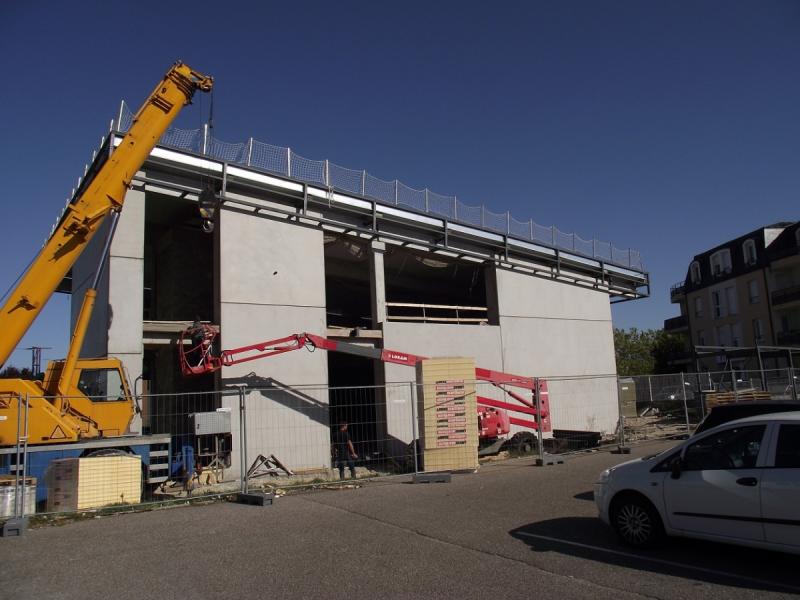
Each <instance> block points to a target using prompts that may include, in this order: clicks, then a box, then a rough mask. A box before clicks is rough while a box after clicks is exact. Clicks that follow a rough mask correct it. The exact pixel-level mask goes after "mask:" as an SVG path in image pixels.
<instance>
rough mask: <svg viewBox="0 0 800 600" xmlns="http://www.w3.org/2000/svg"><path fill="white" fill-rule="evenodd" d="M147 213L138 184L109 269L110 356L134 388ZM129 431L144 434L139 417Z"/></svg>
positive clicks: (129, 200)
mask: <svg viewBox="0 0 800 600" xmlns="http://www.w3.org/2000/svg"><path fill="white" fill-rule="evenodd" d="M144 211H145V192H144V187H143V186H142V185H137V186H136V187H134V188H132V189H130V190H128V193H127V194H126V195H125V206H124V207H123V209H122V213H121V214H120V218H119V223H118V224H117V231H116V233H115V235H114V240H113V241H112V243H111V249H110V251H109V257H108V266H107V269H108V271H107V272H108V288H107V289H108V356H113V357H116V358H119V359H120V360H121V361H122V363H123V365H124V366H125V368H126V369H127V372H128V375H129V376H130V382H129V383H130V385H131V386H134V382H135V381H136V379H137V378H138V377H139V376H140V375H141V374H142V354H143V341H142V314H143V312H144V306H143V303H144V297H143V294H144V292H143V290H144ZM131 391H133V389H132V390H131ZM130 430H131V432H132V433H139V432H141V419H140V417H139V415H136V416H135V417H134V420H133V422H132V423H131V426H130Z"/></svg>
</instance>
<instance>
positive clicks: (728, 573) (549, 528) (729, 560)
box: [509, 494, 800, 594]
mask: <svg viewBox="0 0 800 600" xmlns="http://www.w3.org/2000/svg"><path fill="white" fill-rule="evenodd" d="M582 495H583V494H578V495H577V496H575V497H576V498H578V497H579V496H582ZM509 534H510V535H511V536H512V537H514V538H516V539H518V540H520V541H523V542H525V543H526V544H527V545H528V546H529V547H530V549H531V550H532V551H533V552H542V553H548V552H554V553H559V554H564V555H569V556H574V557H577V558H582V559H586V560H591V561H595V562H600V563H605V564H608V565H615V566H620V567H626V568H629V569H638V570H639V571H643V572H649V573H659V574H663V575H670V576H677V577H681V578H684V579H691V580H695V581H701V582H706V583H713V584H721V585H728V586H732V587H739V588H745V589H753V590H762V591H773V592H782V593H786V592H793V593H795V594H797V593H800V574H799V573H798V561H797V558H798V557H797V556H793V555H790V554H781V553H779V552H769V551H766V550H757V549H753V548H745V547H742V546H733V545H729V544H717V543H714V542H704V541H699V540H689V539H681V538H670V539H667V540H666V541H665V542H664V543H663V545H662V546H661V547H659V548H655V549H652V550H636V549H632V548H629V547H627V546H624V545H622V544H620V543H618V542H617V541H616V537H615V536H614V533H613V532H612V531H611V529H610V528H609V527H608V526H607V525H606V524H605V523H603V522H602V521H600V519H597V518H590V517H564V518H559V519H550V520H547V521H541V522H537V523H531V524H529V525H525V526H523V527H518V528H517V529H513V530H511V531H510V532H509Z"/></svg>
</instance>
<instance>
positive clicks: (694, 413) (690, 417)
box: [619, 368, 800, 443]
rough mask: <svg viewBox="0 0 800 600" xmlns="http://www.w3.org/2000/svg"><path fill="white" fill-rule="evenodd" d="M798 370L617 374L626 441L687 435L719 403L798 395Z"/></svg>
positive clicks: (778, 398)
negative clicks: (634, 375)
mask: <svg viewBox="0 0 800 600" xmlns="http://www.w3.org/2000/svg"><path fill="white" fill-rule="evenodd" d="M798 392H800V370H798V369H788V368H787V369H771V370H763V371H741V370H732V371H708V372H702V373H677V374H670V375H642V376H637V377H620V378H619V399H620V404H619V408H620V412H619V414H620V438H621V440H623V441H624V442H626V443H634V442H637V441H641V440H646V439H659V438H672V437H678V436H686V435H689V434H690V433H691V432H692V431H694V429H695V427H697V425H698V424H699V423H700V421H701V420H702V419H703V417H704V416H705V415H706V414H707V412H708V411H709V410H710V409H711V408H713V407H714V406H716V405H718V404H729V403H735V402H748V401H759V400H762V401H763V400H772V401H791V400H795V401H796V400H797V398H798Z"/></svg>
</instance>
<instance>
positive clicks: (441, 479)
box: [411, 473, 452, 483]
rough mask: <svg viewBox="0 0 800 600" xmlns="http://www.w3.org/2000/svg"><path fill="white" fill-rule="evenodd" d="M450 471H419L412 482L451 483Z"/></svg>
mask: <svg viewBox="0 0 800 600" xmlns="http://www.w3.org/2000/svg"><path fill="white" fill-rule="evenodd" d="M451 477H452V476H451V474H450V473H417V474H416V475H414V478H413V479H412V480H411V483H450V479H451Z"/></svg>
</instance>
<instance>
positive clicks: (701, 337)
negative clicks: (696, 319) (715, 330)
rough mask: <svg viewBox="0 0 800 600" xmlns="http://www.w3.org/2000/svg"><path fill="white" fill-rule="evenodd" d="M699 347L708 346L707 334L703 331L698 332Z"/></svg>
mask: <svg viewBox="0 0 800 600" xmlns="http://www.w3.org/2000/svg"><path fill="white" fill-rule="evenodd" d="M697 345H698V346H705V345H706V332H705V331H703V330H702V329H698V330H697Z"/></svg>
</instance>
